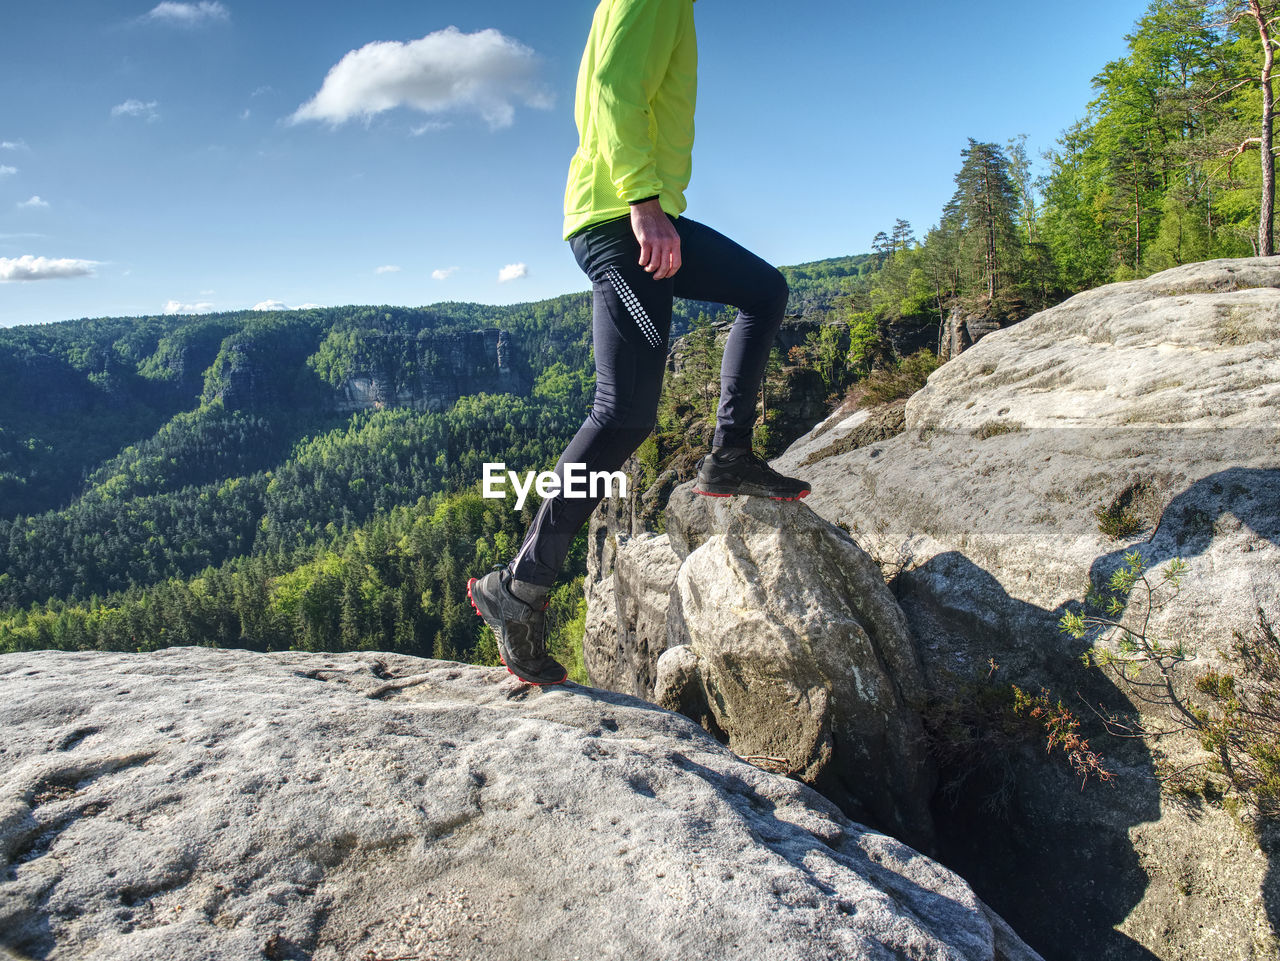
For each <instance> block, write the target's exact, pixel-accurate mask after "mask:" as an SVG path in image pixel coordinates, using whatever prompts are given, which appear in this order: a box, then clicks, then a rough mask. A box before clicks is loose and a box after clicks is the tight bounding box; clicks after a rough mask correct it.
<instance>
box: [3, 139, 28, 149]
mask: <svg viewBox="0 0 1280 961" xmlns="http://www.w3.org/2000/svg"><path fill="white" fill-rule="evenodd" d="M26 149H27V144H26V141H23V140H0V150H26Z"/></svg>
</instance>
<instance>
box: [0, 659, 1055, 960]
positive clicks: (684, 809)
mask: <svg viewBox="0 0 1280 961" xmlns="http://www.w3.org/2000/svg"><path fill="white" fill-rule="evenodd" d="M0 725H2V726H3V730H4V732H5V737H4V738H3V742H2V743H0V856H2V857H3V867H2V868H0V872H2V873H0V944H3V945H5V946H6V947H7V948H8V949H10V950H12V951H15V952H18V954H19V955H20V956H30V957H34V958H41V959H49V961H61V959H70V958H75V959H79V961H107V959H112V961H126V959H130V961H135V959H137V961H140V959H148V961H150V959H155V961H160V959H165V961H168V959H176V958H180V959H183V961H205V959H207V961H215V959H216V961H235V959H245V961H249V959H254V961H258V959H262V958H264V957H265V958H308V959H315V961H337V959H342V961H351V959H357V958H364V957H366V956H370V957H378V958H392V957H404V956H412V957H415V958H417V959H421V961H426V959H445V958H450V959H452V958H484V959H521V961H530V959H553V958H554V959H561V958H563V959H573V958H581V959H587V958H589V959H593V961H594V959H602V958H626V959H628V961H645V959H654V961H657V959H663V961H665V959H671V958H680V959H682V961H684V959H699V958H706V959H716V961H724V959H730V958H762V959H763V958H769V959H770V961H786V959H796V961H800V959H804V961H814V959H822V958H831V959H834V958H865V959H873V958H874V959H881V958H883V959H889V958H904V957H910V958H929V959H936V961H962V959H964V961H968V959H974V961H977V959H1007V961H1031V959H1035V958H1038V957H1039V956H1038V955H1037V954H1036V953H1035V952H1033V951H1032V950H1030V949H1029V948H1028V947H1026V946H1025V945H1024V944H1023V942H1022V941H1021V940H1020V939H1019V938H1018V937H1017V936H1016V935H1015V934H1014V933H1013V932H1012V931H1011V930H1010V929H1009V928H1008V926H1007V925H1006V924H1005V923H1004V922H1003V921H1001V920H1000V919H999V918H998V917H997V916H995V915H994V913H993V912H991V911H990V910H989V909H988V908H987V907H986V906H985V905H984V904H983V903H982V902H981V901H980V900H979V899H978V898H977V897H976V896H975V895H974V893H973V892H972V890H971V889H970V888H969V886H968V885H967V884H966V883H965V882H964V881H963V880H961V879H960V878H959V877H958V876H957V875H955V874H954V873H952V872H950V871H948V870H947V869H945V868H943V867H942V866H941V865H939V864H937V863H936V862H933V861H931V860H929V859H928V858H926V857H924V856H923V855H920V854H918V853H917V852H916V851H914V850H912V849H911V848H909V847H906V846H905V845H903V844H901V843H900V842H898V841H895V840H893V839H891V838H889V837H886V836H884V835H881V834H877V833H874V832H872V831H869V830H867V829H866V828H864V827H862V826H860V825H858V824H855V823H853V822H851V821H849V820H848V819H846V818H845V817H844V816H843V815H841V814H840V813H839V812H838V811H837V810H836V809H835V807H834V806H833V805H831V804H830V803H829V802H827V801H825V800H823V799H822V798H821V797H820V796H819V795H818V794H816V793H815V792H813V791H811V790H809V789H808V788H806V787H804V786H803V785H801V784H799V783H796V782H794V781H790V780H787V779H784V778H781V777H778V776H776V775H772V774H769V773H767V772H764V771H761V770H758V769H757V768H754V767H752V766H751V765H749V764H747V763H745V762H743V761H741V760H739V759H738V758H737V757H736V756H734V755H733V754H732V753H730V752H729V751H728V750H727V749H725V748H723V747H721V746H720V745H719V744H717V743H716V742H715V741H714V739H712V738H711V737H709V736H707V735H706V734H704V733H703V732H702V731H701V730H700V729H699V728H698V727H696V726H695V725H694V724H693V723H692V722H690V721H688V720H686V719H685V718H682V717H680V716H678V715H675V714H672V713H668V712H666V711H663V710H660V709H657V708H655V707H653V706H652V705H648V704H645V703H643V702H641V701H639V700H636V699H633V698H630V697H626V696H623V695H616V694H609V693H605V692H601V691H597V690H592V689H588V688H582V687H577V686H574V685H566V686H565V687H563V688H559V689H552V690H547V691H541V690H539V689H537V688H533V687H530V686H527V685H524V684H521V683H520V682H518V681H517V680H516V679H515V678H512V677H511V676H509V675H508V674H506V673H505V672H504V671H502V670H500V669H485V668H475V667H467V666H463V665H458V664H450V663H446V662H441V661H428V660H421V659H417V658H411V657H404V656H399V655H392V654H372V653H369V654H341V655H327V654H310V653H275V654H260V653H253V652H247V651H229V650H213V649H203V648H172V649H168V650H163V651H159V652H156V653H151V654H118V653H97V652H80V653H58V652H47V651H45V652H35V653H28V654H10V655H5V656H2V657H0ZM3 953H4V952H3V951H0V954H3Z"/></svg>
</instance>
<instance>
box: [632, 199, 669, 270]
mask: <svg viewBox="0 0 1280 961" xmlns="http://www.w3.org/2000/svg"><path fill="white" fill-rule="evenodd" d="M631 232H632V233H634V234H635V235H636V240H638V241H639V242H640V266H641V267H643V268H644V269H645V270H647V271H649V273H651V274H653V279H654V280H665V279H666V278H668V277H672V276H674V275H675V272H676V271H677V270H679V269H680V235H679V234H678V233H676V228H675V225H674V224H673V223H672V222H671V219H670V218H669V217H668V216H667V215H666V212H665V211H663V209H662V205H661V204H660V203H659V202H658V201H657V199H656V198H655V199H653V200H646V201H645V202H644V203H642V204H632V206H631Z"/></svg>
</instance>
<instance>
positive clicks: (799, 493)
mask: <svg viewBox="0 0 1280 961" xmlns="http://www.w3.org/2000/svg"><path fill="white" fill-rule="evenodd" d="M809 490H810V488H809V485H808V483H806V482H805V481H802V480H797V479H796V478H794V477H784V476H783V475H782V474H779V473H778V472H777V471H776V470H774V469H773V468H772V467H770V466H769V465H768V464H767V463H765V460H764V458H763V457H759V456H758V455H756V454H755V453H754V452H753V451H752V450H751V448H750V447H715V448H712V450H711V453H710V454H708V455H707V456H706V457H704V458H702V460H701V461H700V462H699V465H698V479H697V480H696V481H694V484H693V492H694V493H695V494H707V495H709V496H711V497H732V496H733V495H734V494H746V495H754V496H756V497H772V498H773V499H774V500H776V501H794V500H799V499H800V498H801V497H804V496H805V495H806V494H808V493H809Z"/></svg>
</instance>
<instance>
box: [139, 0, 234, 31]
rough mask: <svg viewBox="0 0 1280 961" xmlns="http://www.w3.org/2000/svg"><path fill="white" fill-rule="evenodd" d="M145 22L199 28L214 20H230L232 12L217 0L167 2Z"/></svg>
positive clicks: (149, 15) (158, 6)
mask: <svg viewBox="0 0 1280 961" xmlns="http://www.w3.org/2000/svg"><path fill="white" fill-rule="evenodd" d="M143 19H144V20H156V21H159V22H161V23H172V24H175V25H177V26H179V27H197V26H199V25H200V24H202V23H209V22H210V21H213V20H230V19H231V11H230V10H228V9H227V8H226V7H224V6H223V5H222V4H220V3H218V2H217V0H199V2H197V3H174V2H172V0H165V2H164V3H158V4H156V5H155V6H154V7H153V8H152V9H151V12H150V13H148V14H147V15H146V16H145V17H144V18H143Z"/></svg>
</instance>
